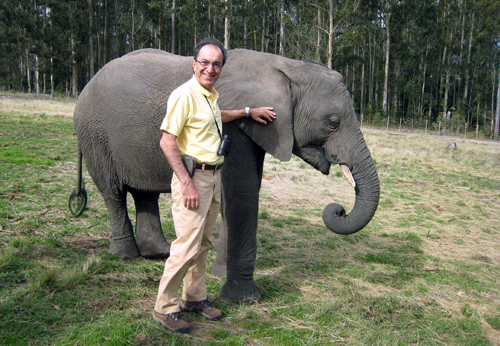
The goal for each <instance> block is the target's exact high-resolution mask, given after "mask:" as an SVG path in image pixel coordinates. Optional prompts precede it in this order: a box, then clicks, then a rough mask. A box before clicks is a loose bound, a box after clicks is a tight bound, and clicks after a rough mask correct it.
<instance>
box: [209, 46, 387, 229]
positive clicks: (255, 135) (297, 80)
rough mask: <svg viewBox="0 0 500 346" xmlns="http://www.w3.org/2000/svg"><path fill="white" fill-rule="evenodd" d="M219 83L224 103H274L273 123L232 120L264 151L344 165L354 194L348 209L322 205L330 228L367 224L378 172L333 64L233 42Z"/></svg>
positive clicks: (320, 166)
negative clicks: (236, 47)
mask: <svg viewBox="0 0 500 346" xmlns="http://www.w3.org/2000/svg"><path fill="white" fill-rule="evenodd" d="M241 76H245V80H244V81H241V80H240V78H241ZM217 89H218V90H219V91H220V93H221V95H222V96H221V102H220V104H221V109H224V107H226V105H227V106H228V107H232V108H239V107H244V106H251V107H253V106H260V105H272V106H273V107H274V110H275V112H276V113H277V119H276V120H275V121H274V122H273V123H272V124H269V125H261V124H258V123H256V122H254V121H248V120H246V119H241V120H238V121H237V125H238V126H239V127H240V128H241V129H242V130H243V131H244V132H245V133H246V134H247V135H249V136H250V137H251V138H252V139H253V140H254V141H255V142H256V143H257V144H259V145H260V146H261V147H262V148H263V149H264V150H265V151H266V152H268V153H270V154H271V155H273V156H275V157H276V158H278V159H280V160H282V161H287V160H289V159H290V158H291V155H292V153H294V154H295V155H297V156H299V157H300V158H302V159H303V160H304V161H305V162H307V163H309V164H310V165H311V166H313V167H314V168H316V169H317V170H319V171H320V172H322V173H323V174H328V173H329V170H330V166H331V165H332V164H338V165H340V166H341V168H342V171H343V172H344V174H345V175H346V177H347V178H348V180H349V182H350V183H351V185H352V186H353V187H354V189H355V192H356V202H355V205H354V207H353V209H352V210H351V212H350V213H348V214H347V213H346V212H345V209H344V208H343V207H342V206H341V205H339V204H336V203H331V204H329V205H328V206H327V207H326V208H325V209H324V211H323V221H324V223H325V225H326V226H327V227H328V228H329V229H330V230H331V231H333V232H335V233H338V234H351V233H355V232H357V231H359V230H361V229H362V228H363V227H365V226H366V224H367V223H368V222H369V221H370V220H371V218H372V217H373V215H374V213H375V211H376V209H377V206H378V201H379V195H380V187H379V181H378V175H377V172H376V169H375V164H374V162H373V159H372V158H371V156H370V152H369V150H368V148H367V146H366V143H365V141H364V138H363V134H362V133H361V130H360V127H359V123H358V120H357V118H356V114H355V112H354V107H353V104H352V100H351V97H350V95H349V92H348V91H347V88H346V86H345V84H344V82H343V78H342V76H341V75H340V74H339V73H338V72H335V71H332V70H330V69H328V68H326V67H324V66H321V65H318V64H314V63H307V62H303V61H297V60H292V59H287V58H283V57H279V56H276V55H271V54H265V53H258V52H251V51H246V50H233V51H231V52H230V54H229V59H228V62H227V66H226V67H225V69H224V71H223V75H222V76H221V79H220V80H219V83H218V85H217Z"/></svg>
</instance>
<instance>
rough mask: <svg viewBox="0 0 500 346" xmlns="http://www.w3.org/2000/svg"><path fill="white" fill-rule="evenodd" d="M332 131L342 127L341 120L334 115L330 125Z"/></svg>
mask: <svg viewBox="0 0 500 346" xmlns="http://www.w3.org/2000/svg"><path fill="white" fill-rule="evenodd" d="M328 125H329V126H330V127H331V128H332V129H334V130H336V129H337V128H338V127H339V126H340V118H339V117H338V116H336V115H333V116H331V117H330V119H329V124H328Z"/></svg>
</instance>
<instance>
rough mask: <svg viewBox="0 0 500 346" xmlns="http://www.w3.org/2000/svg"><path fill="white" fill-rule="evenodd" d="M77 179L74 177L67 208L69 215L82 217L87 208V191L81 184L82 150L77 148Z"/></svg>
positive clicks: (82, 183)
mask: <svg viewBox="0 0 500 346" xmlns="http://www.w3.org/2000/svg"><path fill="white" fill-rule="evenodd" d="M76 164H77V177H76V188H75V189H74V190H73V192H72V193H71V196H70V197H69V201H68V206H69V210H70V211H71V213H72V214H73V215H74V216H75V217H78V216H80V215H82V213H83V212H84V211H85V208H86V207H87V191H86V190H85V184H84V182H83V173H82V171H83V158H82V150H81V149H80V146H78V157H77V162H76Z"/></svg>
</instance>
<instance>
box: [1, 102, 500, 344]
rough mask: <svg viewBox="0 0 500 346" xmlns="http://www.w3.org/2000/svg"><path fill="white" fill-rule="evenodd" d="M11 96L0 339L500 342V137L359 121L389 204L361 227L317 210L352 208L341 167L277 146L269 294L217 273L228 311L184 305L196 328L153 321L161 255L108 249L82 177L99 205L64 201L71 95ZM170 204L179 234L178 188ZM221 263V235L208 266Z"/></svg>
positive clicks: (266, 278)
mask: <svg viewBox="0 0 500 346" xmlns="http://www.w3.org/2000/svg"><path fill="white" fill-rule="evenodd" d="M16 101H17V102H13V101H11V100H10V99H9V102H7V101H6V100H5V99H3V98H0V105H1V107H0V177H1V178H0V344H2V345H300V346H302V345H326V344H334V345H408V344H411V345H443V344H445V345H498V344H499V342H500V305H499V304H498V302H499V300H500V292H499V288H498V287H499V278H500V269H499V268H500V266H499V264H500V250H498V249H499V248H500V246H499V245H500V240H498V239H499V230H500V228H499V226H498V225H499V217H498V216H497V215H498V204H499V201H500V146H499V145H497V144H492V143H484V142H477V143H475V142H465V141H462V140H461V139H459V138H458V139H454V140H455V141H456V142H457V145H458V149H456V150H450V149H448V147H447V145H446V144H447V141H448V142H449V141H451V140H450V139H449V138H442V137H434V136H417V135H405V136H401V135H399V134H394V133H389V132H384V131H376V130H371V129H364V134H365V139H366V141H367V143H368V146H369V148H370V150H371V152H372V154H373V157H374V159H375V162H376V165H377V169H378V173H379V177H380V181H381V199H380V205H379V208H378V210H377V213H376V214H375V217H374V218H373V220H372V221H371V222H370V224H369V225H368V226H367V227H366V228H365V229H363V230H362V231H361V232H359V233H356V234H353V235H350V236H339V235H336V234H333V233H331V232H330V231H328V230H327V229H326V228H325V226H324V225H323V223H322V221H321V212H322V209H323V207H324V206H325V205H326V204H328V203H331V202H334V201H335V202H338V203H341V204H342V205H344V206H345V207H346V208H347V210H349V209H350V208H352V206H353V204H354V193H353V191H352V188H350V186H349V184H348V183H347V182H346V181H344V180H343V178H342V177H341V175H340V174H339V171H340V170H339V169H338V168H334V167H332V169H331V174H330V175H329V176H323V175H321V174H320V173H318V172H316V171H314V170H313V169H312V168H311V167H309V166H308V165H306V164H304V163H303V162H302V161H301V160H299V159H298V158H296V157H294V158H292V160H291V161H290V162H284V163H283V162H280V161H278V160H276V159H274V158H272V157H267V158H266V164H265V172H264V179H263V185H262V190H261V205H260V211H259V231H258V232H259V234H258V246H259V249H258V256H257V263H256V274H255V280H256V283H257V286H258V287H259V290H260V292H261V294H262V297H263V300H262V302H261V303H259V304H254V305H239V304H228V303H226V302H224V301H222V300H221V299H220V298H219V297H218V291H219V289H220V287H221V285H222V284H223V282H224V281H223V280H222V279H219V278H216V277H214V276H212V275H210V274H208V275H207V287H208V292H209V296H210V298H211V299H212V300H214V303H215V305H216V306H217V307H219V308H221V309H222V310H223V311H224V313H225V314H226V317H225V318H224V319H223V320H222V321H218V322H209V321H205V320H204V319H203V318H201V317H199V316H191V315H186V317H187V319H188V320H189V321H190V322H191V323H193V325H194V328H193V330H192V332H191V333H190V334H188V335H176V334H172V333H168V332H166V331H164V330H163V329H162V328H161V327H160V326H159V325H157V324H155V323H154V322H153V321H152V320H151V317H150V314H151V310H152V307H153V304H154V301H155V298H156V292H157V287H158V282H159V279H160V277H161V274H162V271H163V264H164V262H163V261H162V260H146V259H142V258H139V259H134V260H124V259H121V258H118V257H116V256H114V255H112V254H110V253H109V251H108V245H109V241H108V239H109V236H110V234H109V225H108V219H107V210H106V207H105V205H104V202H103V201H102V198H101V197H100V194H99V192H98V191H97V189H96V187H95V185H94V184H93V183H92V181H91V178H90V177H89V176H88V174H87V173H86V172H85V176H84V180H85V182H86V188H87V191H88V194H89V203H88V207H87V208H88V209H87V210H86V211H85V213H84V214H83V215H82V216H81V217H80V218H73V217H72V216H71V214H70V212H69V209H68V206H67V200H68V198H69V195H70V193H71V191H72V190H73V189H74V186H75V184H76V138H75V136H74V130H73V124H72V120H71V118H70V117H68V115H71V112H70V111H67V109H68V108H69V109H71V104H73V105H74V103H72V102H71V101H67V100H60V101H50V103H48V102H49V101H43V102H41V103H39V102H40V100H25V99H18V100H16ZM34 102H36V103H37V104H35V105H34ZM19 103H21V105H19ZM68 104H69V106H68ZM58 105H60V106H58ZM160 202H161V210H162V224H163V227H164V230H165V233H166V236H167V238H168V239H170V240H172V238H173V235H174V233H173V225H172V223H171V219H170V210H169V209H170V196H168V195H165V196H162V197H161V199H160ZM129 208H130V210H132V212H131V216H132V218H133V216H134V213H133V208H134V206H133V203H132V201H130V202H129ZM132 222H133V223H135V222H134V220H132ZM216 235H217V234H216ZM214 258H215V246H214V249H213V250H212V252H211V253H210V256H209V267H210V266H211V264H212V263H213V261H214Z"/></svg>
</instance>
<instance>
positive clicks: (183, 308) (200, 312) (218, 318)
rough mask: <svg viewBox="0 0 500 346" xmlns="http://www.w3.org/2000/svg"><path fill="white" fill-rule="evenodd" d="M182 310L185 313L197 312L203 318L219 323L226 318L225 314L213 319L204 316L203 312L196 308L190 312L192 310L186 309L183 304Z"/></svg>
mask: <svg viewBox="0 0 500 346" xmlns="http://www.w3.org/2000/svg"><path fill="white" fill-rule="evenodd" d="M181 310H182V311H184V312H196V313H197V314H198V315H201V316H203V317H205V318H206V319H207V320H210V321H218V320H220V319H221V318H222V317H224V315H223V314H221V315H219V316H215V317H211V316H208V315H206V314H204V313H203V311H200V310H196V309H195V308H192V309H191V310H190V309H188V308H186V307H184V306H183V305H182V304H181Z"/></svg>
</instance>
